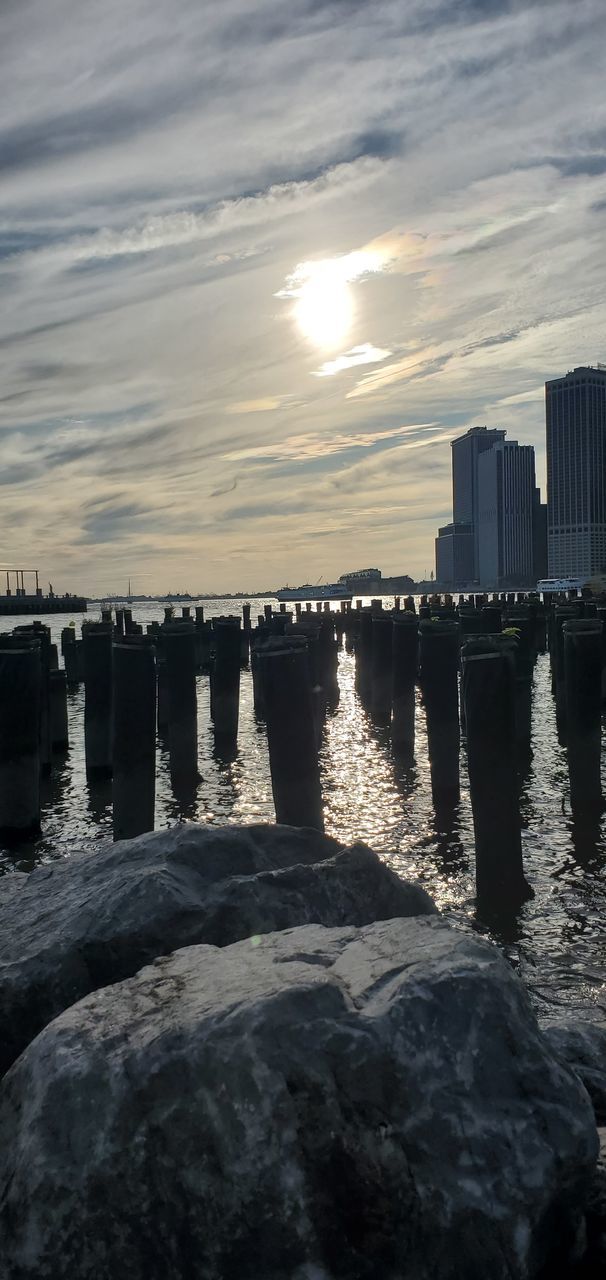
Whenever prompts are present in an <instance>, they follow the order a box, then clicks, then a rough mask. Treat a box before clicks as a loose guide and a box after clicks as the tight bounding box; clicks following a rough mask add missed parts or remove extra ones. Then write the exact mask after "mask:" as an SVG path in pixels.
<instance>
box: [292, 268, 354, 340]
mask: <svg viewBox="0 0 606 1280" xmlns="http://www.w3.org/2000/svg"><path fill="white" fill-rule="evenodd" d="M309 267H310V272H309V276H308V278H307V280H306V281H305V282H304V283H303V284H302V285H301V292H300V294H299V297H298V298H297V301H296V303H295V316H296V319H297V324H298V326H299V328H300V330H301V333H302V334H303V335H304V336H305V337H306V338H308V339H309V341H310V342H313V343H315V345H316V346H318V347H325V348H327V349H329V348H331V347H340V346H341V345H342V344H343V342H345V340H346V339H347V336H348V334H349V333H350V331H351V327H352V323H353V317H354V302H353V297H352V292H351V289H350V287H349V284H348V282H347V280H346V279H344V278H343V274H342V272H339V271H338V270H337V269H336V268H337V267H338V263H337V262H330V261H328V262H310V263H309Z"/></svg>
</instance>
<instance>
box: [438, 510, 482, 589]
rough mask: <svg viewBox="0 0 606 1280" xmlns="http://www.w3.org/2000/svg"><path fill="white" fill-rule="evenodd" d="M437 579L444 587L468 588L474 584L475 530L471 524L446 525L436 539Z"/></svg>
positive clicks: (439, 531)
mask: <svg viewBox="0 0 606 1280" xmlns="http://www.w3.org/2000/svg"><path fill="white" fill-rule="evenodd" d="M436 579H437V581H438V582H439V583H440V586H442V587H448V588H451V587H467V586H469V585H470V584H471V583H472V582H473V529H472V527H471V525H470V524H446V525H443V526H442V528H441V529H438V536H437V538H436Z"/></svg>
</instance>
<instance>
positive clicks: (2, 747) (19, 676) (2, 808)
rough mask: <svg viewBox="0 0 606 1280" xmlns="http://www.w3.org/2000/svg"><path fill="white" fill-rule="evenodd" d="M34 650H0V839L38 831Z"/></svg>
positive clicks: (28, 645)
mask: <svg viewBox="0 0 606 1280" xmlns="http://www.w3.org/2000/svg"><path fill="white" fill-rule="evenodd" d="M41 674H42V668H41V663H40V651H39V648H38V645H37V644H35V643H32V642H31V641H29V640H27V639H24V640H23V641H22V643H21V646H20V647H19V648H18V649H17V648H11V649H0V834H1V835H2V836H3V837H4V838H5V839H7V840H10V839H15V838H16V839H19V838H20V837H24V836H27V835H35V834H36V833H37V832H38V831H39V830H40V686H41Z"/></svg>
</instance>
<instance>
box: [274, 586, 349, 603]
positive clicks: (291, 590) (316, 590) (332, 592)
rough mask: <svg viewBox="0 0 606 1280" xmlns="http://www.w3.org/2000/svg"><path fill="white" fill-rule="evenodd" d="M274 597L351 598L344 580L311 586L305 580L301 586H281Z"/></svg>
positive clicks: (280, 598)
mask: <svg viewBox="0 0 606 1280" xmlns="http://www.w3.org/2000/svg"><path fill="white" fill-rule="evenodd" d="M276 599H277V600H280V602H282V601H286V600H352V599H353V596H352V594H351V591H350V589H349V587H347V586H346V585H345V583H344V582H328V583H325V584H324V586H315V587H312V585H311V583H310V582H306V583H305V585H304V586H303V587H281V588H280V590H279V591H276Z"/></svg>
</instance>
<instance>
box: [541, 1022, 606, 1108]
mask: <svg viewBox="0 0 606 1280" xmlns="http://www.w3.org/2000/svg"><path fill="white" fill-rule="evenodd" d="M544 1034H545V1036H546V1037H547V1040H548V1041H549V1045H550V1048H551V1049H552V1050H553V1052H554V1053H556V1054H558V1055H559V1056H560V1057H561V1058H562V1060H563V1061H564V1062H566V1063H567V1065H568V1066H569V1067H571V1068H572V1070H573V1071H576V1073H577V1075H578V1076H579V1077H580V1079H581V1080H582V1081H583V1084H584V1085H585V1088H586V1090H587V1092H588V1094H589V1097H590V1098H591V1101H592V1102H593V1109H594V1111H595V1116H596V1121H597V1123H598V1125H606V1024H605V1023H604V1022H603V1021H600V1022H598V1021H596V1022H579V1021H575V1022H568V1021H561V1022H552V1023H551V1024H550V1025H549V1026H547V1027H545V1031H544Z"/></svg>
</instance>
